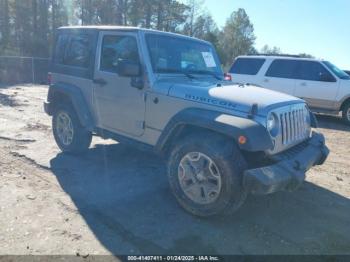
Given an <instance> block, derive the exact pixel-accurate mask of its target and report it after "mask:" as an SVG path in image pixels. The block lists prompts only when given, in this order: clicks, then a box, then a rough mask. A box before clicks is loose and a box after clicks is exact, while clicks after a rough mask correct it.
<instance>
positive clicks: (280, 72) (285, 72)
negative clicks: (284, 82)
mask: <svg viewBox="0 0 350 262" xmlns="http://www.w3.org/2000/svg"><path fill="white" fill-rule="evenodd" d="M296 66H297V61H295V60H290V59H276V60H274V61H273V62H272V63H271V65H270V67H269V69H268V70H267V72H266V74H265V76H269V77H279V78H291V79H294V78H295V74H294V72H295V70H296Z"/></svg>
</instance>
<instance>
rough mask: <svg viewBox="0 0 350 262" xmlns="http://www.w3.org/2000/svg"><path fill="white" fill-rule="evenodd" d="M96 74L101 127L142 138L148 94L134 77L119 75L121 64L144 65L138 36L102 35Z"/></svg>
mask: <svg viewBox="0 0 350 262" xmlns="http://www.w3.org/2000/svg"><path fill="white" fill-rule="evenodd" d="M97 46H98V50H97V54H96V63H95V72H94V80H93V82H94V105H95V109H96V112H95V113H96V116H97V122H98V123H97V125H98V127H100V128H103V129H106V130H108V131H114V132H118V133H120V132H122V133H125V134H129V135H131V136H141V135H142V134H143V132H144V118H145V101H144V91H143V90H142V89H141V90H140V89H137V88H135V87H134V86H132V85H131V81H132V77H125V76H120V75H118V63H121V62H122V61H130V62H136V63H140V55H139V54H140V52H139V47H138V41H137V33H129V32H128V33H127V32H125V33H123V32H120V33H119V32H100V35H99V39H98V45H97Z"/></svg>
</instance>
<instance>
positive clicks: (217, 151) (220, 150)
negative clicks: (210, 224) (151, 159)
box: [168, 132, 246, 217]
mask: <svg viewBox="0 0 350 262" xmlns="http://www.w3.org/2000/svg"><path fill="white" fill-rule="evenodd" d="M245 168H246V162H245V160H244V158H243V156H242V155H241V153H240V151H239V149H238V147H237V146H236V144H235V143H234V142H233V141H232V140H231V139H228V138H226V137H224V136H221V135H216V134H214V133H211V132H203V133H201V134H193V135H190V136H188V137H186V138H185V139H183V140H182V141H181V142H179V144H178V145H177V146H175V147H174V149H173V150H172V152H171V154H170V157H169V161H168V179H169V183H170V187H171V189H172V192H173V194H174V195H175V197H176V199H177V201H178V202H179V204H180V205H181V206H182V207H183V208H184V209H185V210H186V211H188V212H190V213H191V214H193V215H196V216H201V217H208V216H214V215H218V214H222V213H226V214H228V213H233V212H234V211H236V210H237V209H238V208H239V207H240V206H241V205H242V204H243V202H244V200H245V198H246V192H245V190H244V188H243V186H242V177H243V172H244V170H245Z"/></svg>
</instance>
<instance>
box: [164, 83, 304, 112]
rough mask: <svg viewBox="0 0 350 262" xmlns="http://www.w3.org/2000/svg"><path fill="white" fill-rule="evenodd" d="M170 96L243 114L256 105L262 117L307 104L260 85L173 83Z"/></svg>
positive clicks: (169, 92)
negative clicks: (288, 107) (287, 106)
mask: <svg viewBox="0 0 350 262" xmlns="http://www.w3.org/2000/svg"><path fill="white" fill-rule="evenodd" d="M168 95H169V96H172V97H178V98H181V99H185V100H190V101H194V102H198V103H203V104H208V105H212V106H218V107H222V108H226V109H232V110H236V111H240V112H243V113H249V112H250V110H251V108H252V105H253V104H257V105H258V114H259V115H266V114H267V113H268V112H269V111H270V110H271V109H274V108H277V107H281V106H285V105H288V104H295V103H304V101H303V100H301V99H299V98H296V97H294V96H290V95H287V94H283V93H279V92H275V91H272V90H268V89H264V88H261V87H257V86H252V85H239V84H231V83H226V82H225V83H216V84H213V83H208V82H203V81H194V80H193V81H190V82H189V83H174V82H173V84H172V86H171V87H170V88H169V91H168Z"/></svg>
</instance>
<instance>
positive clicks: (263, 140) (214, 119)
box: [156, 108, 273, 152]
mask: <svg viewBox="0 0 350 262" xmlns="http://www.w3.org/2000/svg"><path fill="white" fill-rule="evenodd" d="M182 125H187V126H195V127H200V128H205V129H208V130H211V131H214V132H218V133H220V134H223V135H227V136H229V137H232V138H233V139H234V140H235V141H238V138H239V137H240V136H245V137H246V138H247V142H246V143H245V144H243V145H242V144H239V143H237V145H238V146H239V147H240V148H241V149H242V150H246V151H251V152H258V151H264V150H268V149H271V148H273V144H272V140H271V137H270V135H269V134H268V132H267V130H266V128H265V127H264V126H262V125H261V124H259V123H257V122H256V121H254V120H252V119H247V118H242V117H237V116H233V115H229V114H225V113H222V112H216V111H211V110H206V109H199V108H188V109H184V110H182V111H180V112H179V113H177V114H176V115H175V116H173V117H172V119H171V120H170V121H169V122H168V124H167V125H166V126H165V128H164V129H163V132H162V135H161V136H160V138H159V139H158V142H157V144H156V148H157V150H162V148H164V146H165V145H166V142H167V141H168V139H170V138H171V137H172V135H173V134H174V131H175V130H176V129H177V128H178V127H180V126H182Z"/></svg>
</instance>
